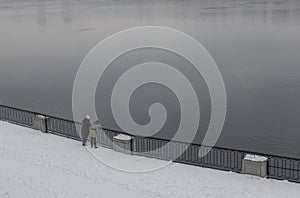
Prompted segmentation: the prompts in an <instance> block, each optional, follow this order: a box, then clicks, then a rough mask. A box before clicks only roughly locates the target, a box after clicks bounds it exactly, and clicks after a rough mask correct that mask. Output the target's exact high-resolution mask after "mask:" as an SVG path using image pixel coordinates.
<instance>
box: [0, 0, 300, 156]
mask: <svg viewBox="0 0 300 198" xmlns="http://www.w3.org/2000/svg"><path fill="white" fill-rule="evenodd" d="M142 25H161V26H167V27H171V28H176V29H179V30H181V31H183V32H186V33H187V34H190V35H191V36H193V37H194V38H196V39H197V40H199V41H200V42H201V43H202V44H203V45H204V46H205V47H206V49H207V50H208V51H209V52H210V53H211V55H212V56H213V58H214V59H215V61H216V63H217V65H218V66H219V68H220V71H221V73H222V75H223V78H224V82H225V86H226V90H227V96H228V112H227V118H226V123H225V126H224V129H223V131H222V136H221V138H220V139H219V142H218V145H219V146H224V147H233V148H239V149H247V150H253V151H260V152H267V153H274V154H280V155H289V156H297V157H300V145H299V143H300V130H299V128H300V127H299V123H300V105H299V104H300V78H299V77H300V1H298V0H281V1H280V0H264V1H259V0H208V1H204V0H187V1H180V0H151V1H149V0H144V1H139V0H122V1H113V0H106V1H92V0H89V1H86V0H85V1H83V0H77V1H75V0H74V1H71V0H64V1H63V0H61V1H51V0H44V1H38V0H20V1H17V0H14V1H13V0H2V1H1V2H0V69H1V70H0V71H1V72H0V101H1V103H4V104H8V105H12V106H17V107H21V108H26V109H30V110H35V111H41V112H46V113H49V114H52V115H57V116H62V117H66V118H71V117H72V112H71V101H72V100H71V95H72V86H73V81H74V78H75V75H76V72H77V69H78V68H79V65H80V63H81V61H82V59H83V58H84V57H85V55H86V54H87V53H88V52H89V51H90V50H91V49H92V48H93V47H94V46H95V45H96V44H97V43H98V42H99V41H101V40H103V39H104V38H106V37H107V36H109V35H111V34H113V33H116V32H118V31H120V30H124V29H127V28H130V27H135V26H142ZM173 56H174V55H173V54H171V53H168V52H164V51H159V50H151V49H145V50H140V51H136V52H135V51H133V52H132V53H130V54H126V55H124V56H123V57H120V59H118V60H117V61H115V62H114V63H113V64H112V67H111V68H110V69H109V70H108V71H107V72H106V77H105V78H104V79H102V80H103V82H101V81H100V82H99V85H98V88H99V89H101V90H105V89H109V88H110V86H112V85H113V83H114V81H115V79H116V78H117V76H118V75H120V74H121V73H122V71H121V70H122V69H121V70H120V69H118V68H117V65H120V64H122V63H123V62H124V61H123V60H126V61H125V62H126V64H127V65H125V66H124V68H126V66H127V67H129V66H130V65H131V64H136V63H139V62H140V61H141V60H143V61H145V60H148V59H149V60H153V58H154V59H157V60H158V61H161V62H165V63H168V64H172V65H174V67H177V68H179V67H180V68H181V69H182V68H183V69H182V71H181V72H183V73H185V75H186V76H188V77H189V79H191V83H192V84H193V85H194V86H195V87H196V91H197V94H199V95H200V96H201V98H202V99H201V102H200V106H201V111H202V112H201V113H202V115H203V116H202V117H201V128H200V129H199V131H198V134H197V137H196V139H195V142H201V140H202V137H203V135H204V131H205V129H206V128H207V123H208V120H209V115H210V100H209V97H208V92H207V87H206V85H205V83H204V82H203V80H202V78H201V77H197V76H194V72H193V71H194V70H193V69H192V67H191V66H190V65H189V63H187V62H185V61H184V60H181V59H178V57H177V59H176V57H175V59H176V60H174V57H173ZM137 57H138V58H137ZM182 66H184V67H182ZM124 68H123V69H124ZM99 92H100V91H99ZM99 92H97V96H96V99H97V100H96V101H97V103H96V104H97V110H98V112H99V116H100V117H101V120H102V121H103V125H104V126H106V127H110V128H115V129H118V126H117V125H116V123H115V122H114V121H113V120H112V117H111V113H110V112H109V110H108V109H107V100H106V99H107V96H108V95H109V94H108V93H103V92H102V93H99ZM200 93H201V94H200ZM145 95H147V97H146V99H145V97H144V96H145ZM155 101H160V102H161V103H162V104H164V105H165V106H166V108H167V110H168V113H169V115H170V116H169V117H168V120H167V123H166V125H165V126H164V128H163V130H162V132H161V133H160V134H157V136H159V137H169V136H172V131H174V130H175V129H176V127H178V120H179V118H180V117H179V115H178V114H179V113H180V109H179V107H178V101H176V97H175V96H174V95H173V93H172V92H170V91H169V90H168V89H166V88H164V87H162V86H159V85H146V86H144V87H143V88H141V90H139V91H138V92H136V94H134V95H133V96H132V102H131V104H130V105H131V107H132V108H131V109H132V112H131V113H132V115H133V117H134V118H135V120H136V121H137V122H138V123H141V124H143V123H144V124H145V123H147V122H148V121H149V120H148V119H149V118H148V117H147V108H148V107H149V105H150V104H151V103H153V102H155Z"/></svg>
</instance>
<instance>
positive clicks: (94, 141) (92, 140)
mask: <svg viewBox="0 0 300 198" xmlns="http://www.w3.org/2000/svg"><path fill="white" fill-rule="evenodd" d="M93 146H94V147H95V148H97V143H96V138H93V137H91V147H92V148H93Z"/></svg>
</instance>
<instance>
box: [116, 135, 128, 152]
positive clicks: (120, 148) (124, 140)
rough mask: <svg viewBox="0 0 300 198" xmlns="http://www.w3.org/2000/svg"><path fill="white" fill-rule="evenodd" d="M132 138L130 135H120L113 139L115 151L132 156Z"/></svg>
mask: <svg viewBox="0 0 300 198" xmlns="http://www.w3.org/2000/svg"><path fill="white" fill-rule="evenodd" d="M131 141H132V137H131V136H129V135H124V134H119V135H116V136H114V138H113V150H114V151H117V152H121V153H125V154H131V151H132V148H131V147H132V146H131Z"/></svg>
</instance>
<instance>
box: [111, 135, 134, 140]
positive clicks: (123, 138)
mask: <svg viewBox="0 0 300 198" xmlns="http://www.w3.org/2000/svg"><path fill="white" fill-rule="evenodd" d="M114 138H115V139H118V140H125V141H129V140H131V139H132V137H131V136H129V135H124V134H119V135H116V136H115V137H114Z"/></svg>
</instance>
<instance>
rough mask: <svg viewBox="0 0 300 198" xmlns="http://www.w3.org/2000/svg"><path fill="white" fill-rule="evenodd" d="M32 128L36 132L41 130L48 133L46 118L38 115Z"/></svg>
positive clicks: (33, 121) (34, 118)
mask: <svg viewBox="0 0 300 198" xmlns="http://www.w3.org/2000/svg"><path fill="white" fill-rule="evenodd" d="M32 128H34V129H36V130H40V131H42V132H47V131H46V117H45V116H41V115H37V116H36V117H33V118H32Z"/></svg>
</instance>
